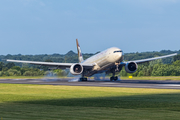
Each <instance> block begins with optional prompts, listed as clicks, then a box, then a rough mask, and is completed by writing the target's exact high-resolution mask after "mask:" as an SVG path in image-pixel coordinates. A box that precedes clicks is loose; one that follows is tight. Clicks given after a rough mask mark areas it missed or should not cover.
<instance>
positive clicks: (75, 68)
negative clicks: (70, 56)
mask: <svg viewBox="0 0 180 120" xmlns="http://www.w3.org/2000/svg"><path fill="white" fill-rule="evenodd" d="M70 72H71V74H73V75H80V74H81V73H82V72H83V66H82V65H81V64H73V65H71V67H70Z"/></svg>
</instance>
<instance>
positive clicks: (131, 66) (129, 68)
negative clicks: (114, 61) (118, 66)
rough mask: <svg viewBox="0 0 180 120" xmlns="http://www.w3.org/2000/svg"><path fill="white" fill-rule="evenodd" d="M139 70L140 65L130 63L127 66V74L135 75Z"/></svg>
mask: <svg viewBox="0 0 180 120" xmlns="http://www.w3.org/2000/svg"><path fill="white" fill-rule="evenodd" d="M137 68H138V65H137V63H135V62H129V63H127V64H126V65H125V70H126V72H127V73H134V72H136V70H137Z"/></svg>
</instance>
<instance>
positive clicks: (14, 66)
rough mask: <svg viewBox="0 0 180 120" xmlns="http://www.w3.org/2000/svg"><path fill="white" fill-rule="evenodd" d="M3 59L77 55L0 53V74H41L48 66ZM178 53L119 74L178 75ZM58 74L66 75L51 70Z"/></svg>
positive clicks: (66, 59) (69, 59) (71, 59)
mask: <svg viewBox="0 0 180 120" xmlns="http://www.w3.org/2000/svg"><path fill="white" fill-rule="evenodd" d="M172 53H180V50H179V51H170V50H162V51H160V52H155V51H153V52H142V53H138V52H136V53H125V54H124V60H127V61H129V60H137V59H145V58H152V57H157V56H162V55H167V54H172ZM92 55H94V54H88V53H86V54H83V57H84V59H87V58H89V57H91V56H92ZM4 59H14V60H28V61H44V62H62V63H77V62H78V55H77V53H75V52H73V51H69V52H68V53H66V54H64V55H62V54H52V55H47V54H43V55H21V54H18V55H10V54H8V55H0V76H42V75H46V74H48V67H43V66H41V67H40V66H37V65H31V64H25V63H23V64H22V63H8V62H6V61H4ZM179 60H180V55H177V56H174V57H170V58H165V59H161V60H156V61H151V62H148V63H144V64H140V65H138V69H137V71H136V72H135V73H133V74H129V73H126V72H125V69H124V68H123V69H122V71H121V72H120V75H121V76H128V75H132V76H179V75H180V61H179ZM53 72H54V73H55V74H57V75H59V76H62V75H67V74H68V72H67V71H64V70H53Z"/></svg>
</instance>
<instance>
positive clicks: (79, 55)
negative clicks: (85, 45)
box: [76, 39, 84, 63]
mask: <svg viewBox="0 0 180 120" xmlns="http://www.w3.org/2000/svg"><path fill="white" fill-rule="evenodd" d="M76 44H77V51H78V58H79V63H81V62H83V61H84V59H83V56H82V53H81V48H80V46H79V43H78V39H76Z"/></svg>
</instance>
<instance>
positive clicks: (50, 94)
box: [0, 84, 180, 120]
mask: <svg viewBox="0 0 180 120" xmlns="http://www.w3.org/2000/svg"><path fill="white" fill-rule="evenodd" d="M1 117H2V119H3V120H12V119H13V120H18V119H22V120H25V119H26V120H27V119H33V120H34V119H37V120H45V119H49V120H53V119H54V120H55V119H67V120H68V119H69V120H71V119H75V120H76V119H83V120H84V119H89V120H93V119H103V120H104V119H105V120H109V119H127V120H132V119H146V120H150V119H154V120H158V119H162V120H166V119H171V120H173V119H174V120H175V119H177V120H179V118H180V90H170V89H143V88H113V87H83V86H52V85H27V84H25V85H22V84H0V118H1Z"/></svg>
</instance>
